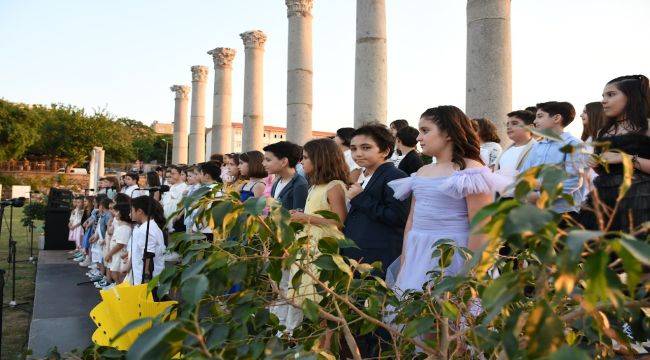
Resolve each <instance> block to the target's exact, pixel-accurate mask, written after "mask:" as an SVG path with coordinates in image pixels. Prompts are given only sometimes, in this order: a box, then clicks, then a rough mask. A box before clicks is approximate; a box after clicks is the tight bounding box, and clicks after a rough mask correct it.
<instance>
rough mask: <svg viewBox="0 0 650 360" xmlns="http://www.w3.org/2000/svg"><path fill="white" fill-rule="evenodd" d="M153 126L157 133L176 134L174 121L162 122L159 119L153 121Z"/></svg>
mask: <svg viewBox="0 0 650 360" xmlns="http://www.w3.org/2000/svg"><path fill="white" fill-rule="evenodd" d="M151 128H152V129H153V131H154V132H155V133H156V134H164V135H172V134H174V124H173V123H170V124H168V123H162V122H160V121H158V120H156V121H154V122H153V123H151Z"/></svg>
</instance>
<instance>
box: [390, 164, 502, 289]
mask: <svg viewBox="0 0 650 360" xmlns="http://www.w3.org/2000/svg"><path fill="white" fill-rule="evenodd" d="M507 183H508V180H507V179H506V178H505V177H502V176H500V175H497V174H494V173H492V172H491V171H490V169H488V168H487V167H481V168H471V169H466V170H460V171H456V172H454V173H453V174H452V175H450V176H443V177H422V176H415V175H413V176H411V177H409V178H404V179H399V180H395V181H392V182H390V183H388V185H389V186H390V187H391V188H393V190H394V192H395V197H396V198H398V199H404V198H406V197H408V196H409V194H411V193H413V196H414V198H415V208H414V209H413V223H412V227H411V230H410V231H409V232H408V234H407V235H406V240H405V245H404V250H403V253H402V258H403V259H404V264H403V266H402V269H401V271H399V267H400V264H399V260H400V259H399V258H398V259H397V261H396V262H395V263H393V264H392V265H391V266H390V268H389V270H388V272H389V274H388V275H387V282H388V283H389V284H391V283H393V288H394V289H395V290H396V291H397V292H398V293H400V292H402V291H406V290H417V291H419V290H422V287H423V285H424V284H425V283H427V282H428V281H429V280H430V279H431V274H429V272H430V271H434V270H440V266H439V265H438V257H434V256H433V252H434V246H433V245H434V244H435V243H436V242H437V241H438V240H441V239H448V240H451V241H452V242H453V243H454V244H455V245H456V246H459V247H467V243H468V240H469V235H470V226H469V222H470V220H469V216H468V211H467V202H466V200H465V197H466V196H467V195H470V194H479V193H490V194H493V193H495V192H496V191H499V190H502V189H503V187H504V186H507ZM463 265H464V259H463V257H462V256H461V255H460V254H459V253H458V252H455V254H454V257H453V259H452V262H451V265H450V266H449V267H447V268H445V269H444V271H445V274H448V275H455V274H456V273H458V272H459V271H460V270H461V268H462V267H463ZM398 271H399V274H397V272H398Z"/></svg>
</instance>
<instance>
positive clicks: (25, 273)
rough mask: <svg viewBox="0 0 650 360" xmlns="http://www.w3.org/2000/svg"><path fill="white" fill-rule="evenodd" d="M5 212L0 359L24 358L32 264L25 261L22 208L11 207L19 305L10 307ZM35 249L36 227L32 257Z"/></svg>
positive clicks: (26, 244) (0, 261)
mask: <svg viewBox="0 0 650 360" xmlns="http://www.w3.org/2000/svg"><path fill="white" fill-rule="evenodd" d="M9 212H10V208H8V207H7V208H5V216H4V219H3V220H2V234H1V236H0V269H3V270H5V271H6V273H5V277H4V278H5V286H4V299H3V309H2V316H3V319H2V320H3V321H2V355H1V356H0V358H1V359H22V358H24V357H25V356H24V352H25V351H26V349H27V339H28V337H29V324H30V321H31V319H32V315H31V311H32V307H33V300H34V280H35V276H36V265H35V264H33V263H30V262H28V261H26V260H28V259H29V236H28V231H27V228H26V227H23V226H22V224H21V222H20V219H21V217H22V209H20V208H18V209H14V214H13V235H14V240H15V241H17V245H16V247H17V255H16V260H17V263H16V302H17V303H18V304H20V305H19V306H17V307H16V308H12V307H10V306H9V305H8V304H9V302H10V301H11V264H9V263H8V262H7V255H8V244H9ZM39 226H40V224H39ZM37 248H38V230H37V231H35V233H34V255H35V256H38V255H37V254H38V249H37ZM21 309H23V310H21Z"/></svg>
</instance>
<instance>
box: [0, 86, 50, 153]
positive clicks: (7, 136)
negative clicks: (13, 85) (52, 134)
mask: <svg viewBox="0 0 650 360" xmlns="http://www.w3.org/2000/svg"><path fill="white" fill-rule="evenodd" d="M42 120H43V119H42V112H41V111H36V110H35V109H33V108H30V107H29V106H27V105H24V104H14V103H11V102H9V101H5V100H2V99H0V161H6V160H10V159H17V158H20V157H22V156H23V155H24V154H25V151H26V150H27V148H28V147H29V146H31V145H32V144H33V143H34V142H35V141H37V140H38V139H39V137H40V132H39V131H38V129H39V127H40V125H41V123H42Z"/></svg>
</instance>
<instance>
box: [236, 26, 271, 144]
mask: <svg viewBox="0 0 650 360" xmlns="http://www.w3.org/2000/svg"><path fill="white" fill-rule="evenodd" d="M239 36H240V37H241V38H242V40H243V41H244V48H245V51H244V55H245V57H246V62H245V67H244V129H243V133H242V151H250V150H260V151H261V150H262V148H263V147H264V91H263V90H264V89H263V88H264V86H263V83H264V78H263V74H264V43H265V42H266V35H264V33H263V32H262V31H260V30H253V31H247V32H245V33H242V34H240V35H239Z"/></svg>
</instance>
